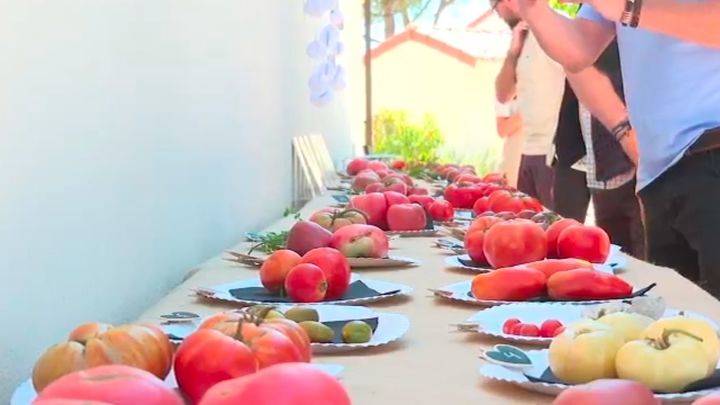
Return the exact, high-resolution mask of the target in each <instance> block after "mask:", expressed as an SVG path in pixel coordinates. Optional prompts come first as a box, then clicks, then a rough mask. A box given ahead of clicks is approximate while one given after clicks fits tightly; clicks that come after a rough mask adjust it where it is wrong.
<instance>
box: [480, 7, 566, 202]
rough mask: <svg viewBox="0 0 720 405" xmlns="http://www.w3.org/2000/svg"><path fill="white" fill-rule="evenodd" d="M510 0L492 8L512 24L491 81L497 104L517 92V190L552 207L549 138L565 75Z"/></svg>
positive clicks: (556, 116)
mask: <svg viewBox="0 0 720 405" xmlns="http://www.w3.org/2000/svg"><path fill="white" fill-rule="evenodd" d="M514 1H515V0H497V1H495V2H494V4H493V7H494V8H495V10H496V11H497V12H498V14H499V15H500V17H501V18H503V20H505V22H506V23H507V24H508V25H509V26H510V27H511V28H512V29H513V38H512V42H511V45H510V50H509V51H508V54H507V57H506V58H505V62H504V63H503V66H502V68H501V70H500V73H499V74H498V76H497V78H496V81H495V92H496V97H497V100H498V101H499V102H500V103H507V102H509V101H510V100H512V99H513V98H515V97H517V106H518V111H519V113H520V116H521V117H522V136H523V152H522V157H521V160H520V170H519V173H518V186H517V188H518V190H520V191H522V192H524V193H526V194H528V195H531V196H533V197H535V198H537V199H538V200H540V202H541V203H542V204H543V205H544V206H546V207H548V208H549V209H553V205H554V204H553V199H552V186H553V169H552V167H550V163H551V161H552V155H553V153H552V140H553V137H554V135H555V129H556V126H557V119H558V111H559V110H560V102H561V100H562V96H563V88H564V87H563V83H564V81H565V75H564V72H563V68H562V66H561V65H559V64H558V63H556V62H555V61H553V60H552V59H550V58H549V57H548V56H547V55H546V54H545V53H544V52H543V50H542V49H541V48H540V45H539V44H538V42H537V40H536V39H535V36H534V35H533V33H532V32H530V31H529V30H528V26H527V24H525V23H524V22H522V21H521V20H520V18H519V15H518V14H517V13H516V11H515V10H513V8H512V7H511V5H512V4H514Z"/></svg>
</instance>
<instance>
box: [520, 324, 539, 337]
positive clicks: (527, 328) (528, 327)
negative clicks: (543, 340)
mask: <svg viewBox="0 0 720 405" xmlns="http://www.w3.org/2000/svg"><path fill="white" fill-rule="evenodd" d="M519 332H520V333H519V334H520V336H530V337H538V336H540V329H539V328H538V327H537V325H533V324H530V323H526V324H523V325H522V326H521V327H520V330H519Z"/></svg>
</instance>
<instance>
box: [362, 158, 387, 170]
mask: <svg viewBox="0 0 720 405" xmlns="http://www.w3.org/2000/svg"><path fill="white" fill-rule="evenodd" d="M367 168H368V169H370V170H373V171H376V172H377V171H381V170H388V169H389V167H388V165H387V163H385V162H381V161H379V160H371V161H370V162H369V163H368V165H367Z"/></svg>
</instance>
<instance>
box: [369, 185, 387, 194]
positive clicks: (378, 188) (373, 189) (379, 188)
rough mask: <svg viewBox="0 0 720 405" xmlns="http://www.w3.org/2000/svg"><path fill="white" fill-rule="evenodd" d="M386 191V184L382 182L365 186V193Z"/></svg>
mask: <svg viewBox="0 0 720 405" xmlns="http://www.w3.org/2000/svg"><path fill="white" fill-rule="evenodd" d="M383 191H385V185H384V184H382V183H371V184H368V185H367V186H366V187H365V193H367V194H370V193H382V192H383Z"/></svg>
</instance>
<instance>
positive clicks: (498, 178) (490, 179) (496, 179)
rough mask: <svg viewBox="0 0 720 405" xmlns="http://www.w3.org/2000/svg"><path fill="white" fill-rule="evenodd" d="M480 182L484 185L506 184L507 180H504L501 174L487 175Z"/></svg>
mask: <svg viewBox="0 0 720 405" xmlns="http://www.w3.org/2000/svg"><path fill="white" fill-rule="evenodd" d="M482 181H484V182H486V183H496V184H507V178H505V175H504V174H503V173H489V174H487V175H485V177H483V179H482Z"/></svg>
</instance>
